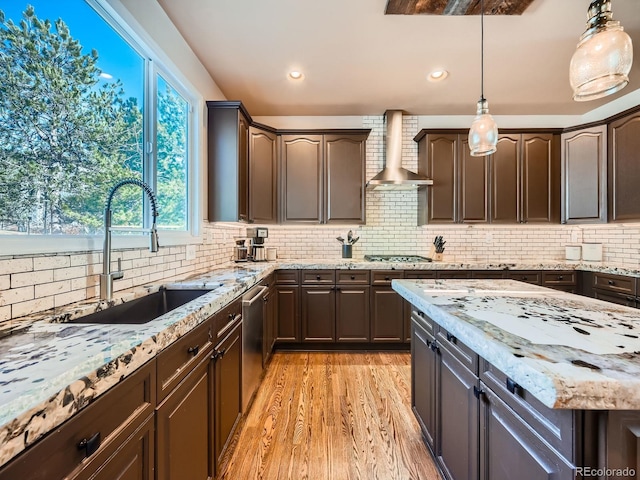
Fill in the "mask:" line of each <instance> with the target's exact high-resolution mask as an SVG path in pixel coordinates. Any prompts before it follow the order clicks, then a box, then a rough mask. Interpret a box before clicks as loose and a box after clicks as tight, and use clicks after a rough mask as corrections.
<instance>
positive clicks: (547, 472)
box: [480, 383, 575, 480]
mask: <svg viewBox="0 0 640 480" xmlns="http://www.w3.org/2000/svg"><path fill="white" fill-rule="evenodd" d="M481 389H482V392H483V394H482V397H481V398H482V400H481V402H480V432H482V433H481V435H482V438H481V439H480V480H513V479H514V478H520V479H535V480H543V479H544V480H556V479H566V480H573V479H574V478H575V469H574V467H573V466H572V465H571V464H570V463H569V462H568V461H567V460H565V459H564V458H563V457H562V456H561V455H559V454H558V453H557V452H556V451H555V450H554V449H552V448H551V447H549V446H548V445H547V444H546V443H545V442H544V441H543V440H542V439H541V437H540V435H539V434H538V433H536V432H535V431H534V430H533V429H532V428H531V427H530V426H529V425H528V424H527V423H525V422H524V421H523V420H522V418H521V417H520V416H519V415H517V414H516V413H515V412H514V411H513V410H512V409H511V408H509V406H507V404H506V403H505V402H503V401H502V400H501V399H500V397H498V395H497V394H495V393H494V392H493V391H492V390H491V389H490V388H488V387H487V386H486V385H485V384H484V383H481Z"/></svg>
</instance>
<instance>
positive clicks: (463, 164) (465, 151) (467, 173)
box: [459, 136, 490, 223]
mask: <svg viewBox="0 0 640 480" xmlns="http://www.w3.org/2000/svg"><path fill="white" fill-rule="evenodd" d="M489 158H490V157H488V156H484V157H472V156H471V153H470V151H469V141H468V140H467V139H466V138H463V137H462V136H460V200H459V205H460V221H461V222H464V223H474V222H488V221H489V192H488V191H487V189H488V187H489Z"/></svg>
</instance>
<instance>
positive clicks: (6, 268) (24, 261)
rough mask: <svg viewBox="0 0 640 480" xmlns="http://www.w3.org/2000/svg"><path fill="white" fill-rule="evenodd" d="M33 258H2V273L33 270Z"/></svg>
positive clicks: (0, 264)
mask: <svg viewBox="0 0 640 480" xmlns="http://www.w3.org/2000/svg"><path fill="white" fill-rule="evenodd" d="M33 260H34V259H33V258H9V259H2V260H0V275H5V274H11V273H20V272H30V271H32V270H33Z"/></svg>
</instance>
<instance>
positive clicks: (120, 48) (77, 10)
mask: <svg viewBox="0 0 640 480" xmlns="http://www.w3.org/2000/svg"><path fill="white" fill-rule="evenodd" d="M27 5H33V7H34V8H35V12H36V16H37V17H38V18H40V19H41V20H45V19H48V20H51V22H52V23H53V22H55V20H57V19H58V18H62V20H63V21H64V22H65V23H66V24H67V26H68V27H69V30H70V32H71V36H72V37H73V38H74V39H76V40H78V41H79V42H80V44H81V45H82V48H83V52H85V53H90V52H91V50H92V49H95V50H97V51H98V67H99V68H100V69H101V70H102V71H103V72H104V73H108V74H110V75H112V76H113V77H114V80H115V79H120V80H121V81H122V83H123V85H124V89H125V96H126V97H136V98H137V99H138V105H139V106H142V100H143V96H142V91H143V79H144V71H143V69H144V63H143V60H142V58H141V57H140V56H139V55H138V54H137V52H135V51H134V50H133V49H132V48H131V47H129V46H128V45H127V44H126V42H125V41H124V40H123V39H122V37H121V36H120V35H118V33H117V32H115V31H114V30H113V29H112V28H111V27H110V26H109V25H108V24H107V23H106V22H105V21H104V20H103V19H102V18H101V17H100V16H99V15H98V14H97V13H96V12H95V10H93V8H91V6H89V5H88V4H87V3H86V2H85V1H84V0H53V1H52V0H0V10H2V11H3V12H4V14H5V20H6V19H9V18H10V19H12V20H13V21H14V22H15V23H19V22H20V20H22V13H23V12H24V10H25V8H26V6H27ZM52 29H53V27H52ZM104 81H108V80H104Z"/></svg>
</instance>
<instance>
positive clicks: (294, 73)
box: [289, 70, 302, 80]
mask: <svg viewBox="0 0 640 480" xmlns="http://www.w3.org/2000/svg"><path fill="white" fill-rule="evenodd" d="M289 76H290V77H291V78H293V79H294V80H300V79H301V78H302V72H299V71H298V70H292V71H291V72H289Z"/></svg>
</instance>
